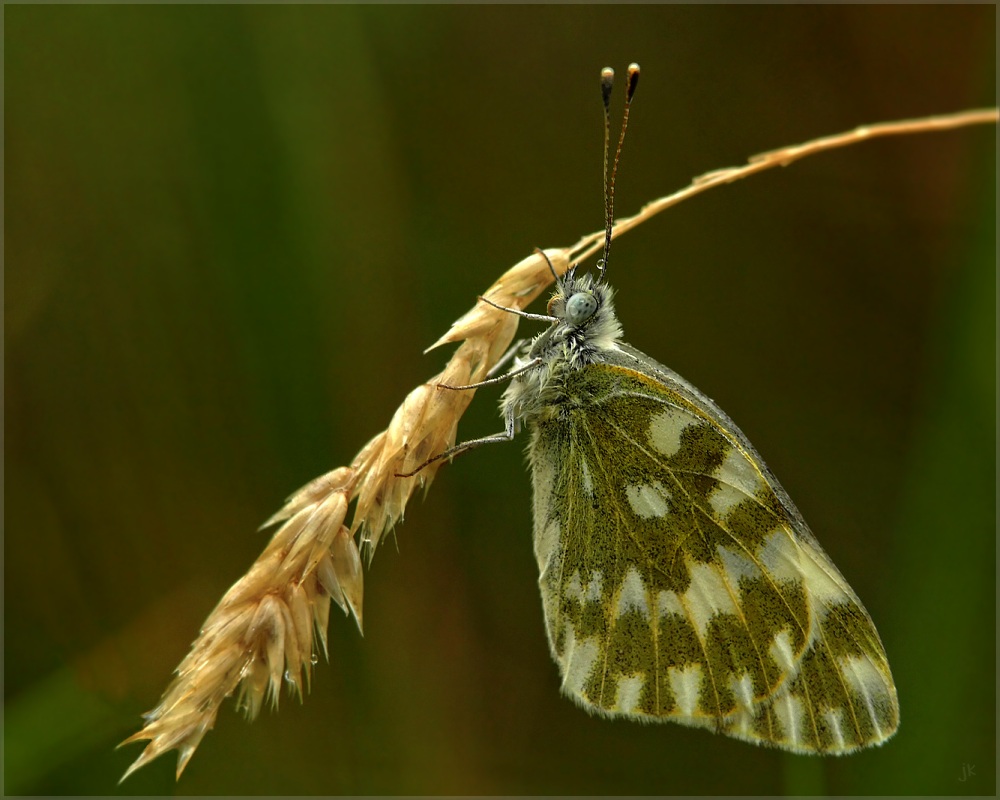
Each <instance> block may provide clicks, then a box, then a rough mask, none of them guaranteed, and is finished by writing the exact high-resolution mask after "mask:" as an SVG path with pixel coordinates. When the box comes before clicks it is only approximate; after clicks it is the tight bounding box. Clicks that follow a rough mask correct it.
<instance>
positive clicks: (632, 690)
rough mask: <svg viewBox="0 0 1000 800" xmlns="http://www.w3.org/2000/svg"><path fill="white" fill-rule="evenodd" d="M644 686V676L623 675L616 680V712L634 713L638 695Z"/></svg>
mask: <svg viewBox="0 0 1000 800" xmlns="http://www.w3.org/2000/svg"><path fill="white" fill-rule="evenodd" d="M645 685H646V676H645V675H644V674H639V675H625V676H623V677H621V678H619V679H618V702H617V704H616V705H617V706H618V710H619V711H624V712H625V713H626V714H632V713H635V712H636V711H637V710H638V708H639V695H640V694H641V693H642V687H643V686H645Z"/></svg>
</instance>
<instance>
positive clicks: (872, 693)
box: [840, 656, 889, 740]
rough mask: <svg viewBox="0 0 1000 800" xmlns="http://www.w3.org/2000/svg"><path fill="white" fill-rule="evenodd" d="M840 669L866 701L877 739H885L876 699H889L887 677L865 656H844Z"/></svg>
mask: <svg viewBox="0 0 1000 800" xmlns="http://www.w3.org/2000/svg"><path fill="white" fill-rule="evenodd" d="M840 667H841V671H842V672H843V673H844V677H845V678H847V682H848V683H849V684H850V686H851V688H852V689H854V690H855V691H856V692H857V693H858V694H860V695H861V698H862V699H863V700H864V703H865V707H866V708H867V709H868V714H869V716H871V719H872V724H873V725H874V726H875V732H876V733H877V734H878V736H877V739H879V740H881V739H884V738H885V736H886V734H885V733H883V731H882V729H881V728H880V727H879V724H878V715H877V714H876V713H875V699H874V698H876V697H879V698H885V699H888V698H889V693H888V692H887V691H886V683H887V680H886V677H885V675H883V674H882V671H881V670H880V669H879V668H878V667H877V666H875V664H873V663H872V661H871V659H869V658H866V657H865V656H844V657H843V658H841V659H840Z"/></svg>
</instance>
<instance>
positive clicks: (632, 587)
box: [617, 567, 649, 619]
mask: <svg viewBox="0 0 1000 800" xmlns="http://www.w3.org/2000/svg"><path fill="white" fill-rule="evenodd" d="M633 608H634V609H637V610H638V611H639V612H640V613H641V614H642V615H643V616H644V617H645V618H646V619H649V606H648V605H646V587H645V585H644V584H643V582H642V578H641V577H640V575H639V570H637V569H636V568H635V567H632V568H631V569H629V571H628V572H627V573H626V574H625V580H623V581H622V588H621V591H620V592H619V595H618V613H617V616H618V617H620V616H621V615H622V614H624V613H625V612H626V611H628V610H630V609H633Z"/></svg>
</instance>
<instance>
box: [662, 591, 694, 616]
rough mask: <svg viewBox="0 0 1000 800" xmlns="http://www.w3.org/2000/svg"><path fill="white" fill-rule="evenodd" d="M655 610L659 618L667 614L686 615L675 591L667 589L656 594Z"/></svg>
mask: <svg viewBox="0 0 1000 800" xmlns="http://www.w3.org/2000/svg"><path fill="white" fill-rule="evenodd" d="M656 610H657V612H658V613H659V616H660V618H663V617H665V616H666V615H667V614H680V615H681V616H682V617H687V612H686V611H685V610H684V606H682V605H681V600H680V598H679V597H678V596H677V592H671V591H669V590H664V591H662V592H660V594H659V595H658V596H657V598H656Z"/></svg>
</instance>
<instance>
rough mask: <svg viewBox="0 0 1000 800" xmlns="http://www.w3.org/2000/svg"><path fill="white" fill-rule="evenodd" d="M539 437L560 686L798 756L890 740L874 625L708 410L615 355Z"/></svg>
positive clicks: (544, 422)
mask: <svg viewBox="0 0 1000 800" xmlns="http://www.w3.org/2000/svg"><path fill="white" fill-rule="evenodd" d="M562 397H563V399H562V400H561V402H560V405H559V408H558V411H557V412H556V413H552V414H547V415H546V416H545V418H544V419H540V420H538V421H537V422H535V423H534V424H533V433H532V442H531V445H530V450H529V453H530V459H531V464H532V473H533V481H534V490H535V551H536V556H537V558H538V563H539V568H540V571H541V576H540V579H539V584H540V588H541V592H542V599H543V606H544V611H545V619H546V626H547V630H548V635H549V640H550V646H551V649H552V654H553V657H554V658H555V660H556V661H557V663H558V664H559V666H560V670H561V672H562V676H563V689H564V691H565V692H566V693H567V694H569V695H570V696H571V697H573V698H574V699H575V700H577V701H578V702H579V703H580V704H581V705H583V706H584V707H586V708H588V709H590V710H592V711H595V712H597V713H601V714H606V715H623V716H629V717H639V718H645V719H670V720H674V721H678V722H682V723H686V724H690V725H696V726H702V727H709V728H712V729H714V730H717V731H719V732H722V733H726V734H729V735H732V736H736V737H739V738H743V739H747V740H751V741H757V742H760V743H769V744H772V745H776V746H781V747H785V748H788V749H792V750H798V751H805V752H811V751H821V752H848V751H850V750H852V749H855V748H857V747H860V746H865V745H868V744H873V743H876V742H879V741H882V740H883V739H885V738H887V737H888V736H889V735H890V734H891V733H892V732H893V731H894V730H895V727H896V724H897V721H898V707H897V705H896V696H895V689H894V687H893V684H892V678H891V674H890V673H889V668H888V664H887V661H886V658H885V654H884V651H883V649H882V645H881V642H880V641H879V637H878V634H877V633H876V632H875V628H874V626H873V624H872V622H871V620H870V618H869V617H868V614H867V613H866V612H865V610H864V608H863V607H862V606H861V603H860V601H859V600H858V599H857V597H856V596H855V594H854V593H853V591H852V590H851V589H850V587H849V586H848V584H847V583H846V581H845V580H844V579H843V578H842V577H841V575H840V573H839V572H838V571H837V569H836V567H834V565H833V564H832V562H830V560H829V558H828V557H827V556H826V555H825V554H824V553H823V551H822V549H821V548H820V546H819V544H818V543H817V542H816V540H815V538H814V537H813V536H812V534H811V533H810V532H809V530H808V528H807V527H806V525H805V523H804V522H803V521H802V518H801V516H800V515H799V514H798V511H797V510H795V508H794V506H793V505H792V503H791V501H790V500H789V499H788V497H787V495H786V494H785V492H784V491H783V490H782V489H781V487H780V485H779V484H778V483H777V481H776V480H775V479H774V477H773V476H772V475H771V473H770V472H769V471H768V469H767V467H766V466H765V465H764V464H763V461H762V460H761V459H760V457H759V456H758V455H757V454H756V452H755V451H754V450H753V448H752V447H751V446H750V445H749V443H748V442H747V440H746V438H745V437H744V436H743V434H742V433H741V432H740V431H739V430H738V429H737V428H736V426H735V425H733V424H732V422H731V421H730V420H729V419H728V417H726V416H725V415H724V414H723V413H722V412H721V411H720V410H719V409H718V407H717V406H715V404H714V403H712V401H711V400H709V399H708V398H707V397H705V396H704V395H702V394H701V393H700V392H698V391H697V390H696V389H694V387H692V386H691V385H690V384H688V383H686V382H685V381H683V379H681V378H680V377H679V376H677V375H676V374H675V373H673V372H671V371H670V370H668V369H667V368H665V367H662V366H661V365H658V364H656V363H655V362H653V361H652V360H651V359H648V358H647V357H645V356H643V355H642V354H641V353H639V352H638V351H635V350H634V349H632V348H629V347H628V346H627V345H624V346H622V347H621V348H619V349H618V350H616V351H615V353H614V354H613V355H612V354H610V353H609V356H608V358H607V359H606V360H605V361H600V362H596V363H591V364H588V365H586V366H585V367H583V368H581V369H577V370H573V371H572V372H570V373H569V374H568V375H567V376H566V377H565V391H564V393H563V395H562Z"/></svg>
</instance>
